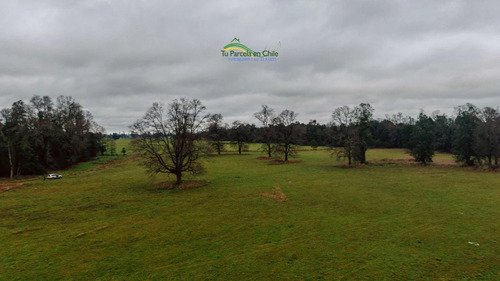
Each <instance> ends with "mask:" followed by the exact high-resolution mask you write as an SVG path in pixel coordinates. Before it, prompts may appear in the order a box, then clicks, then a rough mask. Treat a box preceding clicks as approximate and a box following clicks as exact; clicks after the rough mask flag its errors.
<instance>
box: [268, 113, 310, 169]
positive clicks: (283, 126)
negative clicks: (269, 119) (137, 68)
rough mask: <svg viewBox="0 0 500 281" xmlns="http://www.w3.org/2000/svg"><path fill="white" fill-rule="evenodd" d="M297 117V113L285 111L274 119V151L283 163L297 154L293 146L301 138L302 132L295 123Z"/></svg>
mask: <svg viewBox="0 0 500 281" xmlns="http://www.w3.org/2000/svg"><path fill="white" fill-rule="evenodd" d="M297 115H298V114H297V113H295V112H293V111H291V110H288V109H285V110H283V111H282V112H281V113H280V115H278V117H276V118H275V119H274V124H275V126H276V132H277V134H276V136H277V144H276V146H275V151H276V152H277V153H278V155H281V156H282V158H283V159H284V160H285V161H288V157H289V156H294V155H295V154H296V153H297V150H296V149H295V144H297V143H298V142H299V141H300V137H301V136H302V132H303V130H302V128H301V127H300V126H299V124H297V122H296V121H295V119H296V118H297Z"/></svg>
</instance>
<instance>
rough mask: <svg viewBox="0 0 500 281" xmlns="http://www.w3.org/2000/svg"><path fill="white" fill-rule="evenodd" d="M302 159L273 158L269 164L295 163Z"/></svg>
mask: <svg viewBox="0 0 500 281" xmlns="http://www.w3.org/2000/svg"><path fill="white" fill-rule="evenodd" d="M300 161H301V160H300V159H295V160H288V161H284V160H273V161H271V162H270V163H269V164H270V165H283V164H295V163H300Z"/></svg>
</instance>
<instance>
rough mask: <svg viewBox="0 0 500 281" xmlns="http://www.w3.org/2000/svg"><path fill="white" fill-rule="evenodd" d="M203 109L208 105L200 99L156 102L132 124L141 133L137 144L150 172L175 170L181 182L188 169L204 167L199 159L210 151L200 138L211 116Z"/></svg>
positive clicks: (134, 143)
mask: <svg viewBox="0 0 500 281" xmlns="http://www.w3.org/2000/svg"><path fill="white" fill-rule="evenodd" d="M203 111H205V106H203V105H202V104H201V102H200V101H199V100H197V99H194V100H189V99H185V98H182V99H180V100H174V101H173V102H172V103H171V104H169V105H168V107H167V108H165V107H164V106H163V105H162V104H161V103H154V104H153V106H152V107H151V108H150V109H149V110H148V111H147V112H146V114H145V115H144V117H143V118H142V119H139V120H137V121H136V122H135V123H134V124H133V125H132V126H131V129H132V130H133V131H135V132H136V133H137V134H138V135H139V136H138V138H136V139H135V140H134V142H133V145H134V147H135V149H136V150H137V151H138V152H140V153H141V154H142V159H143V164H144V165H145V166H146V168H147V169H148V171H149V172H150V173H152V174H157V173H167V174H174V175H175V176H176V178H177V184H180V183H182V176H183V174H184V173H186V172H187V173H194V174H196V173H199V172H201V171H202V166H201V163H200V162H199V160H200V158H202V157H203V156H205V155H206V154H207V152H208V151H207V150H208V149H207V146H205V145H202V144H201V141H200V132H201V130H202V129H203V125H204V123H205V121H206V119H207V117H208V116H205V115H203Z"/></svg>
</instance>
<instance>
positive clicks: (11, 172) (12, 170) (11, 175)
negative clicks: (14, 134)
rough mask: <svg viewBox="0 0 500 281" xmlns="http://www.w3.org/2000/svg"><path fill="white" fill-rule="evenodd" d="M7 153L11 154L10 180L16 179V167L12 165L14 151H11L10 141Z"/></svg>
mask: <svg viewBox="0 0 500 281" xmlns="http://www.w3.org/2000/svg"><path fill="white" fill-rule="evenodd" d="M7 152H8V154H9V165H10V179H11V180H13V179H14V165H13V164H12V151H11V150H10V140H8V141H7Z"/></svg>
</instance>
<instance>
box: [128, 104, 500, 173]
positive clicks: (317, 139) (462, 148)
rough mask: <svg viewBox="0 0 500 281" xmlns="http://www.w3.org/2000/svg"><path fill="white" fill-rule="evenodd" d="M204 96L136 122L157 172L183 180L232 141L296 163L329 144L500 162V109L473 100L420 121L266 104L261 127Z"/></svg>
mask: <svg viewBox="0 0 500 281" xmlns="http://www.w3.org/2000/svg"><path fill="white" fill-rule="evenodd" d="M204 110H205V107H204V106H203V105H202V104H201V102H200V101H199V100H188V99H181V100H174V102H173V103H171V104H170V105H169V106H168V107H165V106H164V105H162V104H160V103H155V104H154V105H153V107H152V108H151V109H150V110H149V111H148V112H147V113H146V114H145V115H144V117H143V118H141V119H139V120H138V121H137V122H136V123H135V124H134V125H133V126H131V128H132V130H133V134H134V136H135V140H134V144H135V147H136V149H137V150H138V151H140V152H141V153H142V154H143V159H144V164H145V165H146V167H147V168H148V170H149V171H150V172H152V173H153V174H154V173H171V174H175V175H176V176H177V183H181V181H182V174H183V172H193V173H196V172H199V171H201V170H202V169H201V164H200V162H199V159H201V158H202V157H203V156H204V155H206V154H209V153H211V151H216V153H217V154H219V155H220V154H221V152H222V151H224V150H225V146H226V145H234V146H235V147H236V148H237V150H238V153H239V154H242V151H244V148H245V146H246V145H247V144H248V143H252V142H254V143H261V144H262V150H263V151H264V152H265V153H266V155H267V156H268V157H275V158H279V159H281V160H283V161H288V160H289V157H293V156H294V155H295V154H296V152H297V149H296V148H297V145H310V146H311V147H313V148H316V147H318V146H328V147H331V148H333V151H334V155H336V156H337V157H338V158H345V159H347V161H348V163H349V164H352V163H353V162H358V163H365V162H366V151H367V149H368V148H369V147H383V148H407V149H409V150H410V151H411V155H412V156H413V157H414V158H415V160H416V161H418V162H421V163H422V164H427V163H429V162H432V158H433V156H434V152H435V151H436V150H439V151H444V152H453V154H454V155H455V158H456V160H457V162H462V163H464V164H465V165H474V164H475V163H479V164H482V163H483V162H484V160H486V161H487V163H488V165H490V166H493V165H498V158H499V156H500V114H499V112H498V111H497V110H495V109H492V108H489V107H487V108H484V109H482V110H480V109H478V108H477V107H475V106H474V105H471V104H466V105H463V106H459V107H457V108H456V117H455V118H450V117H447V116H446V115H444V114H442V115H440V114H439V112H435V113H433V114H432V115H431V116H427V115H425V114H424V113H423V112H422V113H421V114H420V115H419V117H418V119H417V120H415V119H413V118H411V117H405V116H403V114H402V113H398V114H396V115H393V116H391V117H390V116H386V119H385V120H374V119H373V111H374V110H373V108H372V107H371V106H370V105H369V104H365V103H361V104H360V105H359V106H356V107H354V108H350V107H348V106H342V107H339V108H336V109H335V110H333V113H332V117H331V122H329V123H328V124H326V125H322V124H318V123H317V122H316V121H314V120H313V121H310V122H309V123H308V124H302V123H299V122H298V121H297V120H296V119H297V113H295V112H294V111H291V110H288V109H285V110H283V111H281V113H279V114H276V113H275V111H274V109H272V108H270V107H268V106H266V105H263V106H262V109H261V110H260V111H258V112H256V113H255V114H254V117H255V118H256V119H257V120H258V121H259V122H260V127H256V126H255V125H254V124H251V125H250V124H246V123H242V122H240V121H234V122H233V123H232V124H231V125H229V124H226V123H224V122H223V116H222V115H221V114H204V113H203V112H204Z"/></svg>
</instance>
